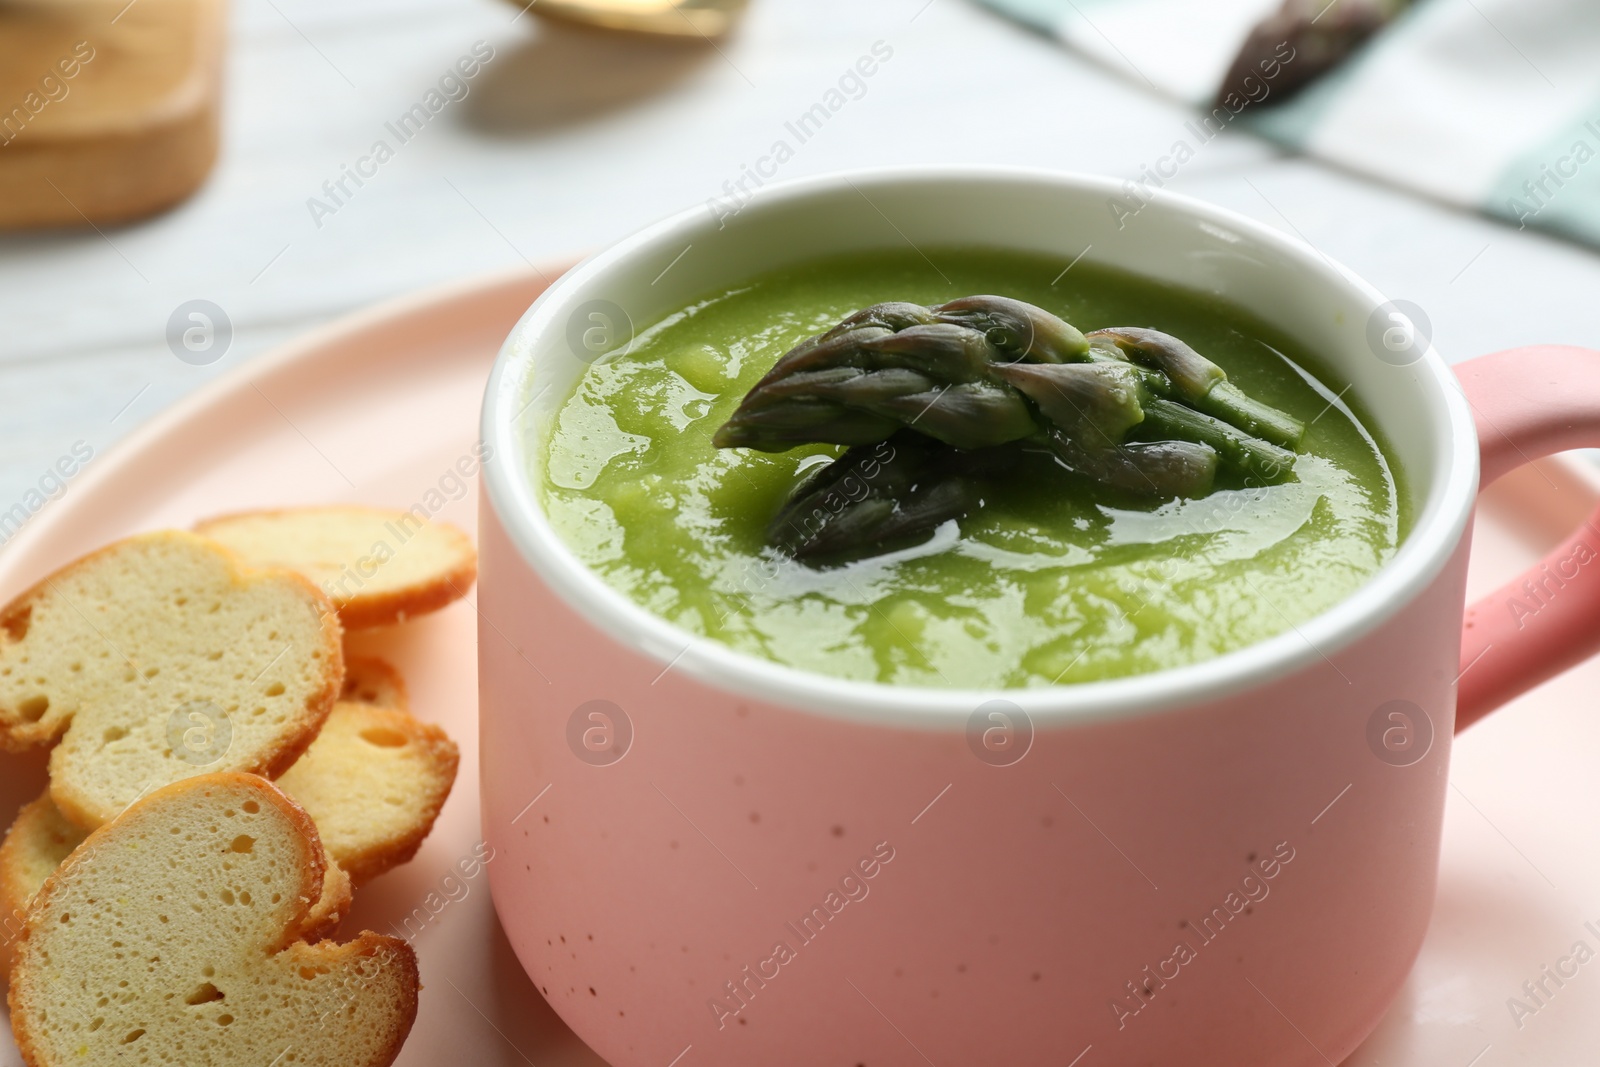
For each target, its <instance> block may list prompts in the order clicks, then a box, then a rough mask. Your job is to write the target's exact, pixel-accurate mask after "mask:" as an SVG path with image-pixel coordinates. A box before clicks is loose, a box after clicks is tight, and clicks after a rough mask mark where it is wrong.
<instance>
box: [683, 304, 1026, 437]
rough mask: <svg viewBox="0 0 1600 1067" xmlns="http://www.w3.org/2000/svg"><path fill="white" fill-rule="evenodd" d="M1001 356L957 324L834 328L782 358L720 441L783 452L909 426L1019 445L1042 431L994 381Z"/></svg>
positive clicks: (725, 426)
mask: <svg viewBox="0 0 1600 1067" xmlns="http://www.w3.org/2000/svg"><path fill="white" fill-rule="evenodd" d="M896 306H897V305H877V307H876V308H868V309H867V310H868V311H871V312H878V311H880V309H882V308H887V307H896ZM908 306H909V305H908ZM923 310H924V311H926V309H923ZM852 317H854V316H852ZM998 355H999V353H998V350H997V349H995V348H994V347H993V346H992V345H990V344H989V342H988V341H987V340H986V339H985V338H984V335H983V334H981V333H979V332H978V331H976V330H969V329H967V328H965V327H962V326H955V325H952V324H948V323H929V324H920V323H919V324H916V325H911V326H907V327H906V328H904V329H902V330H901V331H900V332H898V333H890V332H888V331H887V330H886V329H884V328H882V327H878V326H859V325H858V326H855V327H852V328H851V329H849V330H845V331H843V332H835V331H830V332H829V333H828V334H824V335H822V337H820V338H815V339H813V340H811V341H807V342H805V343H803V344H801V345H800V346H799V347H797V348H795V349H794V350H792V351H791V352H789V353H788V354H787V355H785V356H784V357H783V358H782V359H780V360H779V361H778V363H777V364H776V365H775V366H774V367H773V368H772V370H771V371H769V372H768V373H767V374H766V376H765V377H763V378H762V379H761V381H759V382H757V383H756V385H755V387H754V388H753V389H751V390H750V392H749V393H748V394H747V395H746V396H745V398H744V402H743V403H742V404H740V405H739V408H738V410H737V411H735V412H734V413H733V417H732V418H730V419H729V420H728V421H727V422H726V423H725V424H723V426H722V427H721V428H720V429H718V430H717V432H716V435H715V436H714V437H713V438H712V443H713V444H715V445H716V446H717V447H718V448H755V449H759V450H761V451H765V452H781V451H783V450H785V449H788V448H792V447H793V446H794V445H796V444H800V443H804V442H824V443H828V444H840V445H857V444H870V443H872V442H874V441H881V440H883V439H885V438H887V437H888V436H889V435H890V434H891V433H893V432H894V431H895V430H896V429H897V428H899V427H902V426H914V427H916V429H917V430H919V431H920V432H922V433H925V434H927V435H928V436H929V437H933V438H936V439H938V440H940V441H944V442H945V443H947V444H952V445H955V446H956V447H958V448H983V447H987V446H991V445H998V444H1003V443H1005V442H1007V441H1015V440H1017V439H1018V438H1021V437H1026V436H1027V435H1028V434H1031V433H1033V432H1034V431H1035V430H1036V429H1037V428H1038V427H1037V426H1036V425H1035V423H1034V419H1033V414H1032V412H1031V411H1030V410H1029V409H1028V405H1027V403H1026V402H1025V401H1024V400H1023V399H1022V397H1021V396H1019V395H1018V394H1017V393H1016V392H1015V391H1013V390H1011V389H1008V388H1006V387H1005V386H1004V385H1002V384H999V383H997V382H994V381H992V380H991V379H990V378H989V376H988V372H989V369H990V367H991V366H992V365H993V362H994V360H995V359H996V358H997V357H998Z"/></svg>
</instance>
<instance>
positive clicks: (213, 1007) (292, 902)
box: [10, 774, 418, 1067]
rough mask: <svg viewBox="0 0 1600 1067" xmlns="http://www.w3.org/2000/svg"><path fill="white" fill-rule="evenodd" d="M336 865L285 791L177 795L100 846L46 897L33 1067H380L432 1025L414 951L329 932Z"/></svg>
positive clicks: (24, 1012)
mask: <svg viewBox="0 0 1600 1067" xmlns="http://www.w3.org/2000/svg"><path fill="white" fill-rule="evenodd" d="M325 871H326V860H325V857H324V856H323V853H322V847H321V844H320V843H319V841H318V839H317V835H316V830H315V828H314V827H313V826H312V824H311V822H310V820H309V819H308V818H307V817H306V815H305V813H304V812H303V811H301V810H300V809H299V808H298V807H297V806H296V805H295V804H294V803H293V802H292V801H290V800H289V799H288V798H287V797H286V796H284V794H283V793H281V792H280V791H278V790H277V789H276V788H274V787H273V786H272V784H271V783H269V782H267V781H265V780H263V779H260V778H257V777H255V776H252V775H243V774H215V775H204V776H200V777H196V778H191V779H189V780H187V781H185V782H181V783H179V784H177V785H173V786H169V787H167V788H165V789H162V790H161V791H159V792H157V793H155V794H153V795H151V796H150V797H148V798H146V799H145V800H143V801H141V802H139V803H138V804H136V805H134V806H133V807H131V808H129V809H128V810H127V811H126V812H124V813H123V814H122V815H121V816H120V817H119V818H117V819H116V820H115V821H113V822H111V823H109V824H107V825H106V826H104V827H102V828H101V829H99V830H98V831H96V832H95V833H94V834H92V835H91V836H90V837H89V839H88V840H87V841H85V842H84V844H83V846H82V847H81V848H79V849H78V850H77V851H76V852H75V853H74V854H73V855H72V856H71V857H70V858H69V859H68V860H67V862H66V863H64V864H63V865H62V866H61V867H60V868H59V870H57V871H56V873H55V874H53V875H52V876H51V878H50V880H49V881H48V882H46V884H45V887H44V889H43V890H42V891H41V893H40V894H39V897H38V899H37V900H36V901H35V903H34V906H33V908H32V909H31V910H30V912H29V915H28V925H27V929H26V931H25V932H24V935H23V938H22V942H21V945H20V947H19V949H18V953H17V960H16V966H15V969H14V971H13V974H12V982H11V993H10V1005H11V1017H12V1025H13V1028H14V1029H15V1031H16V1035H17V1044H18V1047H19V1048H20V1049H21V1050H22V1053H23V1056H24V1058H25V1060H26V1062H27V1063H28V1064H29V1065H30V1067H65V1065H67V1064H73V1065H82V1067H100V1065H102V1064H105V1065H111V1064H116V1065H150V1067H155V1065H171V1067H210V1065H218V1067H222V1065H227V1067H237V1065H246V1064H258V1065H262V1067H265V1065H267V1064H274V1065H277V1067H284V1065H288V1064H295V1065H302V1067H303V1065H324V1064H325V1065H329V1067H335V1065H337V1067H382V1065H387V1064H390V1063H392V1062H393V1061H394V1058H395V1056H396V1055H398V1053H399V1050H400V1047H401V1045H402V1044H403V1043H404V1041H405V1037H406V1035H407V1033H408V1032H409V1031H410V1028H411V1024H412V1022H413V1021H414V1019H415V1017H416V1005H417V989H418V981H417V968H416V958H415V956H414V954H413V953H412V952H411V949H410V947H409V946H408V945H406V944H405V943H404V942H403V941H400V940H398V939H396V938H392V937H383V936H380V935H377V934H373V933H363V934H362V935H361V936H360V937H358V938H356V939H355V940H354V941H351V942H349V943H347V944H335V943H333V942H329V941H323V942H319V943H316V944H308V943H306V942H304V941H302V940H300V938H301V937H303V936H304V935H305V934H306V933H307V932H308V931H311V930H314V929H315V924H316V918H315V916H314V915H313V910H314V907H315V904H316V902H317V901H318V899H319V898H320V897H322V895H323V894H324V886H325Z"/></svg>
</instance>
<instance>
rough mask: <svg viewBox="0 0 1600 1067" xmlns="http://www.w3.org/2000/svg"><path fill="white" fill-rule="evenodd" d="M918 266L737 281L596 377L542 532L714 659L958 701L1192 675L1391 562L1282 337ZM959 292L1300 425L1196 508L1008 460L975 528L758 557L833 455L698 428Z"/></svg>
mask: <svg viewBox="0 0 1600 1067" xmlns="http://www.w3.org/2000/svg"><path fill="white" fill-rule="evenodd" d="M924 251H925V252H926V253H927V254H926V256H924V255H923V254H922V253H921V252H917V251H914V250H907V251H906V252H904V253H903V254H902V253H899V252H893V253H880V254H873V255H854V256H850V257H848V258H838V259H830V260H826V261H819V262H814V263H810V264H807V265H804V266H801V267H798V268H794V269H789V270H785V271H782V272H778V273H773V274H769V275H766V276H762V277H758V278H755V279H753V280H751V281H750V282H749V283H748V284H746V285H742V286H740V287H738V288H736V289H731V290H729V291H727V292H720V293H713V294H708V295H707V296H706V297H705V298H704V299H703V300H701V301H699V302H697V303H695V304H693V305H692V306H690V307H687V308H684V309H683V310H682V311H680V312H678V313H676V314H673V315H670V316H668V317H667V318H665V319H663V320H662V321H660V322H658V323H655V324H654V325H652V326H650V327H649V328H648V329H645V330H643V331H641V332H640V334H639V336H638V337H637V338H636V339H635V340H634V342H633V343H632V344H631V345H630V346H629V348H628V349H627V350H626V351H625V352H623V353H621V354H618V355H615V356H611V357H607V358H605V359H602V360H600V361H598V362H596V363H595V364H594V365H593V366H592V367H590V368H589V369H588V370H586V371H585V373H584V374H583V376H582V377H581V378H580V380H579V381H578V383H577V386H576V388H575V390H574V392H573V393H572V395H571V396H570V397H569V398H567V400H566V401H565V403H564V404H563V405H562V407H561V408H560V410H559V412H558V414H557V417H556V419H555V420H554V423H553V426H552V428H551V429H550V431H549V433H548V434H547V435H546V436H545V437H544V438H542V439H537V440H533V439H530V440H529V441H528V442H527V447H529V448H530V449H534V450H538V451H540V452H541V453H542V457H543V463H542V466H543V467H544V471H545V476H544V480H543V483H542V484H541V485H540V486H539V487H538V489H539V492H540V494H541V497H542V500H543V503H544V506H545V509H546V511H547V513H548V515H549V517H550V520H551V522H552V523H553V525H554V527H555V529H556V530H557V531H558V533H559V534H560V536H561V537H562V538H563V539H564V540H565V541H566V542H567V544H568V545H569V546H570V547H571V548H572V550H573V551H574V552H575V553H576V554H577V555H578V556H579V557H580V558H581V559H582V560H583V561H584V562H585V563H586V564H588V565H589V566H590V567H592V568H593V569H594V570H595V571H596V572H597V573H598V574H600V575H601V576H602V577H603V578H604V580H605V581H606V582H608V583H610V584H611V585H612V586H613V587H615V588H616V589H617V590H619V591H621V592H622V593H624V594H626V595H627V596H629V597H631V598H632V599H634V600H635V601H636V602H637V603H639V604H641V605H642V606H644V607H645V608H647V609H649V610H650V611H652V612H655V613H656V614H657V615H659V616H661V617H662V618H664V619H666V620H668V621H669V622H671V623H673V624H675V625H677V626H679V627H682V628H683V629H685V630H688V631H690V632H691V633H695V634H700V635H703V636H706V637H709V638H713V639H715V640H717V641H720V642H722V643H724V644H726V645H728V646H730V647H731V648H734V649H738V650H740V651H743V652H747V653H750V654H753V655H756V656H762V657H765V658H767V659H769V660H772V661H775V662H777V663H782V664H786V665H789V666H792V667H797V668H801V669H804V670H810V671H816V672H819V673H822V674H828V675H834V676H838V677H841V678H849V679H856V680H862V681H878V682H889V683H894V684H900V685H927V686H948V687H972V688H980V687H981V688H989V687H1027V686H1042V685H1051V684H1067V683H1073V682H1083V681H1091V680H1097V679H1106V678H1115V677H1121V676H1125V675H1133V674H1140V673H1143V672H1147V671H1154V670H1160V669H1163V668H1168V667H1177V666H1181V665H1184V664H1190V663H1195V662H1198V661H1201V660H1206V659H1209V658H1211V657H1214V656H1218V655H1221V654H1223V653H1226V652H1229V651H1232V650H1234V649H1238V648H1241V647H1243V646H1246V645H1250V644H1252V643H1254V642H1257V641H1261V640H1264V639H1266V638H1269V637H1272V636H1275V635H1277V634H1279V633H1282V632H1284V631H1286V630H1288V629H1290V628H1292V627H1294V626H1296V625H1298V624H1300V623H1302V622H1304V621H1305V620H1307V619H1309V618H1311V617H1312V616H1314V615H1316V614H1318V613H1319V612H1322V611H1324V610H1326V609H1328V608H1330V607H1332V606H1333V605H1334V604H1336V603H1338V602H1339V601H1340V600H1342V599H1344V598H1345V597H1347V596H1349V595H1350V594H1351V593H1352V592H1353V591H1354V590H1355V589H1356V588H1357V587H1358V586H1360V585H1361V584H1362V583H1364V582H1365V581H1366V580H1367V579H1368V578H1369V577H1370V576H1371V575H1372V574H1373V572H1375V571H1376V570H1377V569H1378V568H1379V567H1381V566H1382V565H1383V564H1384V563H1385V561H1387V560H1388V559H1389V558H1390V556H1391V555H1393V553H1394V552H1395V550H1396V548H1397V546H1398V544H1399V541H1400V539H1401V536H1402V534H1403V533H1404V531H1405V524H1406V507H1405V498H1404V494H1403V492H1402V487H1401V486H1400V485H1398V484H1397V481H1396V472H1395V471H1394V470H1393V469H1392V468H1391V466H1390V464H1389V463H1388V461H1387V460H1386V458H1385V454H1384V448H1383V446H1382V444H1381V443H1380V441H1379V440H1377V439H1376V437H1375V436H1374V434H1373V432H1372V430H1371V429H1370V428H1369V427H1368V426H1367V425H1364V423H1363V419H1362V416H1361V413H1360V411H1359V409H1358V405H1357V404H1356V402H1355V400H1354V398H1353V397H1351V395H1350V394H1349V393H1348V392H1347V391H1346V389H1345V385H1344V383H1342V382H1340V381H1337V380H1336V379H1334V378H1333V377H1332V376H1331V375H1330V374H1329V373H1328V370H1327V368H1326V367H1325V366H1323V365H1322V364H1321V363H1320V362H1319V361H1318V360H1317V359H1316V357H1315V356H1314V355H1313V354H1312V353H1309V352H1306V351H1303V350H1302V349H1301V348H1299V347H1298V346H1297V345H1296V344H1295V343H1294V342H1292V341H1291V340H1290V339H1289V338H1287V337H1284V336H1282V335H1280V334H1278V333H1277V332H1276V331H1274V330H1272V329H1270V328H1268V327H1266V326H1265V325H1263V324H1262V323H1260V322H1258V321H1256V320H1254V319H1253V318H1251V317H1250V316H1248V315H1246V314H1245V313H1243V312H1242V311H1240V310H1239V309H1237V308H1234V307H1232V306H1230V305H1228V304H1226V303H1223V302H1221V301H1219V300H1217V299H1215V298H1211V297H1207V296H1202V295H1199V294H1195V293H1190V292H1186V291H1181V290H1175V289H1172V288H1168V287H1164V286H1161V285H1157V284H1154V283H1151V282H1149V281H1145V280H1141V279H1138V278H1135V277H1132V276H1128V275H1124V274H1121V273H1114V272H1110V271H1107V270H1102V269H1100V268H1096V267H1093V266H1091V265H1090V264H1088V263H1079V264H1077V265H1076V266H1073V267H1071V268H1070V270H1066V271H1063V267H1064V266H1066V265H1067V264H1066V262H1065V261H1062V262H1057V261H1054V260H1050V259H1046V258H1034V257H1030V256H1025V255H1019V254H1015V253H1009V252H997V251H988V250H976V249H944V250H932V249H928V250H924ZM972 293H992V294H1004V295H1005V296H1007V297H1014V298H1016V299H1018V300H1022V301H1027V302H1028V303H1030V304H1034V305H1037V306H1038V307H1039V308H1043V309H1046V310H1047V311H1049V312H1053V313H1054V314H1055V315H1057V316H1060V317H1061V318H1062V319H1065V320H1066V321H1067V322H1069V323H1071V324H1072V325H1073V326H1076V327H1077V328H1078V329H1079V330H1083V331H1091V330H1096V329H1100V328H1105V327H1117V326H1132V325H1137V326H1141V327H1149V328H1151V329H1154V330H1158V331H1165V332H1166V333H1170V334H1172V335H1175V336H1177V337H1181V338H1182V339H1183V340H1184V341H1186V342H1187V343H1188V345H1190V346H1192V347H1193V349H1194V350H1197V351H1198V352H1199V353H1202V354H1203V355H1204V356H1205V357H1208V358H1209V359H1210V360H1211V361H1213V362H1214V363H1215V364H1217V365H1218V366H1220V367H1221V368H1222V369H1223V370H1224V371H1226V374H1227V380H1228V381H1229V382H1230V383H1232V385H1233V386H1235V387H1237V390H1241V391H1242V392H1243V393H1244V394H1248V395H1249V397H1250V398H1252V399H1253V400H1254V401H1260V402H1262V403H1264V404H1267V405H1271V406H1272V407H1274V408H1276V409H1279V410H1280V411H1281V412H1283V413H1287V415H1289V416H1292V419H1294V420H1298V421H1299V422H1300V423H1303V424H1304V425H1305V431H1304V434H1303V436H1302V438H1301V439H1300V440H1299V442H1298V444H1297V446H1296V451H1297V452H1298V455H1297V456H1296V457H1294V460H1293V467H1292V474H1291V475H1290V476H1288V477H1287V478H1280V479H1276V480H1273V479H1266V480H1258V479H1254V478H1251V477H1232V478H1229V477H1227V476H1219V477H1218V480H1217V481H1216V484H1215V487H1214V488H1212V489H1210V491H1208V492H1207V493H1205V494H1204V495H1197V496H1179V497H1176V498H1168V499H1160V500H1150V499H1141V498H1138V497H1136V496H1131V495H1128V494H1121V493H1118V492H1116V491H1115V490H1114V489H1104V487H1097V486H1096V485H1094V484H1092V483H1091V482H1087V481H1085V480H1084V479H1083V478H1081V477H1077V476H1075V475H1073V474H1072V473H1071V472H1070V471H1064V470H1062V469H1061V468H1062V464H1061V462H1060V461H1059V460H1058V459H1056V458H1055V457H1053V456H1052V455H1050V454H1049V453H1047V452H1045V451H1040V450H1034V451H1018V452H1016V453H1015V454H1008V455H1009V458H1007V459H1006V460H1005V462H1003V463H1001V464H1000V465H999V468H1000V469H998V470H990V471H989V472H988V473H987V474H986V475H985V481H984V482H983V488H982V490H981V495H982V507H981V508H980V509H977V510H974V511H971V512H970V513H964V516H963V517H961V518H959V519H954V518H952V519H950V520H948V521H944V522H941V523H938V524H937V526H936V528H932V529H930V530H928V531H926V532H925V534H924V535H923V536H921V537H918V538H914V539H911V540H910V541H908V542H907V543H904V544H900V545H898V546H897V547H895V548H894V549H893V550H890V551H881V552H877V553H875V554H866V555H863V556H861V557H860V558H850V557H849V556H846V557H844V558H842V559H838V560H831V561H826V562H824V563H821V564H819V563H818V562H816V561H812V560H802V559H797V558H796V557H795V554H794V553H792V552H788V551H784V550H782V549H781V548H779V547H774V545H773V544H772V543H771V542H770V531H769V524H770V523H772V522H773V519H774V515H775V514H777V513H778V512H779V510H780V508H782V507H783V506H784V504H785V501H786V500H787V499H788V498H789V497H790V496H791V494H793V493H795V492H796V489H797V486H800V485H801V483H802V482H803V481H805V480H806V479H807V478H808V477H813V478H814V477H815V476H816V472H817V470H818V469H819V468H823V467H827V466H828V464H829V463H830V462H831V461H833V460H834V459H835V458H836V457H838V456H840V454H841V453H842V452H844V448H843V447H842V446H841V445H826V444H802V445H799V446H796V447H793V448H791V449H789V450H787V451H776V452H762V451H756V450H753V449H751V448H741V447H725V448H718V447H716V446H715V445H714V444H713V442H712V437H713V434H714V433H715V432H716V431H717V429H718V427H719V426H721V425H723V423H724V422H726V421H727V420H728V419H729V417H730V415H731V414H732V413H733V412H734V411H735V410H736V409H737V408H739V405H740V402H741V400H742V399H743V398H744V397H745V395H746V393H747V392H749V391H750V389H751V388H752V386H754V385H755V384H756V383H757V382H758V381H759V380H760V379H761V378H762V376H763V375H765V374H766V373H767V372H768V371H769V370H771V369H772V368H773V365H774V364H775V363H776V362H777V361H778V359H779V358H780V357H782V356H783V355H784V354H785V353H786V352H788V351H789V350H790V349H791V348H793V347H794V346H796V345H797V344H800V343H801V342H803V341H805V340H806V339H807V338H810V337H813V336H814V335H817V334H819V333H821V332H822V331H826V330H828V329H830V328H831V327H833V326H835V325H836V324H838V323H840V321H841V320H843V319H845V318H846V316H849V315H851V314H852V313H854V312H856V311H858V310H859V309H862V308H864V307H867V306H868V305H873V304H877V303H880V302H882V301H909V302H912V303H914V304H919V305H937V304H941V303H943V302H945V301H950V300H952V299H954V298H956V297H960V296H962V295H963V294H972ZM907 421H910V422H912V423H914V421H915V420H907ZM1291 421H1292V420H1291ZM915 428H916V427H915V425H913V430H914V429H915ZM905 432H910V431H905ZM899 440H902V438H894V439H893V441H899ZM892 443H893V442H892V441H890V442H885V443H884V444H883V445H881V446H878V447H880V448H884V449H887V448H890V447H892ZM917 447H921V446H920V445H919V446H917ZM938 447H941V448H942V447H945V446H943V445H940V446H938ZM1190 447H1193V446H1190ZM950 454H951V455H953V456H957V457H959V458H965V457H966V456H967V455H968V453H965V452H954V451H952V452H951V453H950ZM840 503H841V505H842V506H849V494H848V493H847V494H846V496H845V498H844V499H842V500H841V502H840Z"/></svg>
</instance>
